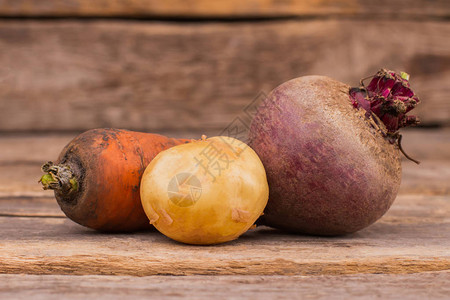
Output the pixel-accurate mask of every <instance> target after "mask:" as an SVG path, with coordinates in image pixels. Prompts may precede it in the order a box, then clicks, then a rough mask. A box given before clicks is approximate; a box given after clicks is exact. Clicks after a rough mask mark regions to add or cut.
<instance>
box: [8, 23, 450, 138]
mask: <svg viewBox="0 0 450 300" xmlns="http://www.w3.org/2000/svg"><path fill="white" fill-rule="evenodd" d="M443 36H450V23H448V22H428V21H424V22H414V21H365V20H334V19H329V20H305V21H277V22H257V23H254V22H237V23H183V24H178V23H158V22H157V23H154V22H152V23H143V22H119V21H105V20H103V21H89V22H81V21H68V20H53V21H48V20H47V21H1V22H0V65H1V68H0V73H1V74H0V131H14V132H17V131H30V130H31V131H49V130H50V131H51V130H53V131H54V130H68V131H73V130H78V131H80V130H85V129H88V128H94V127H121V128H129V129H135V130H146V131H177V130H188V131H189V130H191V131H199V130H201V131H219V132H220V130H221V129H223V128H224V127H225V126H226V125H228V124H229V123H230V122H232V121H233V119H234V118H235V117H236V116H238V115H240V114H243V112H242V111H243V109H244V107H245V106H246V105H248V104H249V103H251V101H252V100H253V99H254V98H255V97H257V96H258V95H259V93H260V92H261V91H263V92H265V93H268V92H269V91H270V90H271V89H273V88H274V87H276V86H277V85H278V84H280V83H282V82H284V81H286V80H289V79H291V78H294V77H298V76H301V75H307V74H322V75H328V76H331V77H334V78H336V79H339V80H341V81H344V82H348V83H350V84H353V85H356V84H357V83H358V82H359V79H360V78H361V77H364V76H367V75H369V74H373V73H374V72H376V71H377V70H378V69H379V68H381V67H387V68H391V69H397V70H406V71H409V72H410V73H411V75H412V80H411V81H412V86H413V87H414V88H415V90H416V91H417V93H418V94H419V95H420V96H421V98H422V100H423V103H422V104H421V105H420V106H419V107H418V108H417V114H419V115H420V116H421V118H422V120H423V123H424V124H444V125H448V124H449V120H450V118H449V115H450V104H449V102H448V101H447V95H448V94H449V93H450V86H449V85H448V84H446V83H447V82H448V81H449V79H450V55H449V51H448V49H449V46H450V45H449V43H450V42H449V40H448V39H443V38H442V37H443ZM419 41H420V42H419ZM374 49H379V50H376V51H375V50H374Z"/></svg>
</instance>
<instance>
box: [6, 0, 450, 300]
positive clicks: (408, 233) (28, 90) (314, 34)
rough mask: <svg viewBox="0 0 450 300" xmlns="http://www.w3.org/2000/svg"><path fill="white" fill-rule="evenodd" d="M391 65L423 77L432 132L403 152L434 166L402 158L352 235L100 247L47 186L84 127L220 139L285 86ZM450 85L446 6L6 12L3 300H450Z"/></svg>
mask: <svg viewBox="0 0 450 300" xmlns="http://www.w3.org/2000/svg"><path fill="white" fill-rule="evenodd" d="M380 68H388V69H393V70H397V71H406V72H408V73H410V74H411V85H412V87H413V89H414V90H415V91H416V92H417V93H418V94H419V97H420V99H421V100H422V103H421V104H420V105H419V106H418V108H417V109H416V113H417V114H418V115H419V116H420V118H421V120H422V123H421V126H420V127H419V128H417V129H413V130H405V132H404V136H405V138H404V142H403V145H404V148H405V149H407V152H408V153H409V154H410V155H412V156H414V157H415V158H416V159H419V160H421V161H422V164H421V165H419V166H417V165H414V164H413V163H411V162H408V161H405V162H404V169H403V180H402V186H401V189H400V193H399V197H398V199H397V200H396V202H395V203H394V205H393V207H392V208H391V210H390V211H389V212H388V214H387V215H386V216H385V217H383V218H382V219H381V220H380V221H379V222H377V223H376V224H375V225H373V226H370V227H369V228H368V229H365V230H362V231H361V232H358V233H356V234H353V235H349V236H345V237H339V238H317V237H305V236H293V235H287V234H283V233H281V232H278V231H276V230H271V229H268V228H262V229H259V230H255V231H251V232H249V233H247V234H245V235H244V236H243V237H242V238H240V239H239V240H238V241H236V242H233V243H230V244H226V245H223V246H218V247H187V246H184V245H180V244H177V243H173V242H171V241H170V240H168V239H166V238H164V237H163V236H162V235H159V234H157V233H155V232H151V233H139V234H134V235H103V234H98V233H94V232H92V231H90V230H87V229H85V228H82V227H81V226H78V225H76V224H75V223H73V222H71V221H69V220H68V219H67V218H65V217H64V215H63V214H62V212H61V211H60V210H59V207H58V206H57V204H56V201H55V200H54V198H53V196H52V193H51V192H49V191H42V190H41V188H40V186H39V185H38V184H37V179H38V178H39V177H40V169H39V168H40V165H41V164H42V163H43V162H45V161H47V160H51V159H55V158H56V157H57V155H58V153H59V152H60V150H61V149H62V147H63V146H64V145H65V144H66V143H67V142H68V141H70V139H72V138H73V137H74V136H75V135H76V134H78V133H79V132H81V131H84V130H87V129H90V128H95V127H118V128H127V129H132V130H142V131H148V132H158V133H162V134H167V135H171V136H175V137H191V138H199V137H200V135H201V134H207V135H217V134H219V133H220V132H221V131H222V130H223V129H224V128H225V127H226V126H227V125H229V124H230V123H231V122H232V121H233V120H234V119H235V118H236V117H238V116H240V115H242V114H243V110H244V108H245V107H246V106H247V105H248V104H250V103H251V102H252V101H253V100H254V99H257V98H259V97H261V95H264V94H267V93H269V92H270V91H271V90H272V89H273V88H275V87H276V86H277V85H279V84H281V83H283V82H284V81H287V80H289V79H292V78H295V77H298V76H302V75H310V74H320V75H327V76H330V77H334V78H336V79H338V80H341V81H343V82H346V83H348V84H349V85H357V84H358V82H359V80H360V78H362V77H366V76H369V75H372V74H374V73H375V72H376V71H377V70H379V69H380ZM449 82H450V1H448V0H434V1H429V0H398V1H387V0H378V1H375V0H367V1H364V0H336V1H332V0H247V1H244V0H229V1H209V0H185V1H183V0H167V1H157V0H64V1H51V0H40V1H34V0H0V298H1V297H6V298H11V297H15V298H17V299H22V298H24V299H25V298H28V297H29V295H41V296H42V297H44V296H45V297H47V296H48V297H51V296H55V295H59V294H61V293H64V294H65V296H66V299H75V298H80V297H85V296H88V297H89V296H92V295H96V296H97V297H98V298H100V299H103V298H105V299H106V298H108V299H111V298H113V299H114V296H117V297H119V296H123V295H125V296H129V295H133V296H134V297H133V298H145V297H146V296H148V295H149V294H152V295H155V297H162V296H164V297H166V298H170V299H179V298H183V297H190V296H192V295H196V297H197V296H198V297H197V298H198V299H211V298H213V297H214V298H216V299H226V298H228V296H230V297H232V296H235V297H237V298H242V296H246V297H253V298H255V297H256V296H257V297H258V298H261V299H268V298H272V297H275V296H276V297H278V298H279V297H280V296H282V295H284V296H285V299H292V298H296V297H297V296H298V294H299V293H301V294H302V295H305V296H308V297H310V298H311V299H318V298H320V299H322V298H329V297H338V298H345V299H346V298H350V297H352V298H364V299H366V298H367V297H366V296H368V295H369V296H370V295H378V296H379V297H381V298H386V297H392V295H396V297H397V298H398V299H404V298H444V297H445V296H446V295H448V294H449V293H450V291H449V289H448V287H446V283H447V282H448V281H449V279H450V271H449V270H450V254H449V252H448V249H449V247H450V244H449V243H450V220H449V218H448V216H449V215H450V196H449V195H450V184H449V182H450V128H449V125H450V101H449V99H448V98H449V96H448V95H449V94H450V84H449ZM21 274H25V275H21ZM43 274H45V276H44V275H43ZM71 274H75V275H84V276H83V277H77V276H68V275H71ZM49 275H51V276H49ZM97 275H112V276H101V277H100V276H97ZM119 275H123V276H119ZM125 275H126V276H130V275H131V276H148V275H152V276H150V277H145V278H136V277H124V276H125ZM154 275H185V277H183V279H179V277H178V278H177V277H170V276H164V277H163V278H161V277H159V276H154ZM196 275H204V276H203V277H198V276H196ZM213 275H214V276H213ZM224 275H226V276H224ZM283 275H289V276H283ZM298 275H302V276H300V277H299V276H298ZM317 275H320V276H317ZM86 279H89V280H90V282H91V283H90V284H89V285H86V283H84V281H85V280H86ZM168 284H170V286H168ZM211 286H212V289H213V290H211V289H210V288H209V287H211ZM173 287H175V288H173ZM374 293H375V294H374ZM119 298H120V297H119ZM280 299H283V297H281V298H280Z"/></svg>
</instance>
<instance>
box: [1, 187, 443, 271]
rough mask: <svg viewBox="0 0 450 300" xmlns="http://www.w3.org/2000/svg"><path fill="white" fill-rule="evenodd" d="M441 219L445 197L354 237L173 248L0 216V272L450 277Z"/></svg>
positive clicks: (412, 199)
mask: <svg viewBox="0 0 450 300" xmlns="http://www.w3.org/2000/svg"><path fill="white" fill-rule="evenodd" d="M449 215H450V198H449V197H448V196H402V197H399V198H398V199H397V201H396V202H395V204H394V205H393V207H392V209H391V210H390V211H389V212H388V214H387V215H386V216H385V217H384V218H382V219H381V220H380V221H379V222H377V223H376V224H374V225H372V226H370V227H368V228H367V229H364V230H362V231H360V232H358V233H355V234H351V235H347V236H343V237H334V238H322V237H311V236H301V235H290V234H285V233H282V232H280V231H277V230H274V229H270V228H267V227H259V228H258V229H256V230H251V231H249V232H247V233H246V234H245V235H243V236H242V237H241V238H239V239H238V240H236V241H233V242H230V243H226V244H222V245H218V246H210V247H202V246H187V245H183V244H179V243H176V242H173V241H171V240H169V239H168V238H166V237H164V236H162V235H161V234H159V233H158V232H143V233H135V234H101V233H97V232H94V231H91V230H88V229H85V228H83V227H81V226H79V225H77V224H75V223H73V222H71V221H70V220H68V219H60V218H35V217H29V218H18V217H14V218H12V217H0V228H1V230H0V266H1V267H0V273H3V274H9V273H12V274H17V273H20V274H60V275H63V274H71V275H132V276H148V275H343V274H365V273H376V274H378V273H382V274H407V273H420V272H428V271H442V270H450V253H449V251H448V249H449V247H450V219H449V218H448V216H449ZM417 241H420V243H418V242H417Z"/></svg>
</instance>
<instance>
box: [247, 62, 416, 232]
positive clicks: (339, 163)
mask: <svg viewBox="0 0 450 300" xmlns="http://www.w3.org/2000/svg"><path fill="white" fill-rule="evenodd" d="M418 102H419V99H418V98H417V97H416V96H415V95H414V93H413V92H412V90H411V89H410V87H409V83H408V76H407V74H406V73H402V74H401V75H398V74H396V73H394V72H392V71H386V70H381V71H379V72H378V73H377V74H376V75H375V76H373V77H372V80H371V81H370V83H369V84H368V85H367V86H364V84H363V81H361V86H359V87H357V88H350V87H349V86H347V85H346V84H344V83H341V82H338V81H335V80H333V79H331V78H328V77H323V76H305V77H300V78H297V79H293V80H290V81H288V82H286V83H284V84H282V85H280V86H279V87H277V88H276V89H275V90H273V91H272V92H271V93H270V95H269V96H268V98H267V99H266V100H265V101H264V102H263V103H262V104H261V105H260V107H259V108H258V109H257V112H256V115H255V117H254V119H253V121H252V124H251V128H250V132H249V142H250V146H251V147H252V148H253V149H254V150H255V151H256V153H257V154H258V155H259V157H260V158H261V161H262V162H263V164H264V166H265V168H266V172H267V178H268V182H269V188H270V189H269V190H270V194H269V202H268V205H267V207H266V210H265V212H264V216H263V217H262V219H261V220H260V223H262V224H265V225H268V226H272V227H276V228H280V229H284V230H288V231H291V232H298V233H306V234H315V235H340V234H346V233H352V232H355V231H358V230H360V229H363V228H365V227H367V226H369V225H370V224H372V223H374V222H375V221H376V220H378V219H379V218H380V217H381V216H383V214H384V213H386V211H387V210H388V209H389V207H390V206H391V204H392V202H393V201H394V199H395V197H396V195H397V192H398V189H399V186H400V181H401V164H400V150H401V151H402V152H403V150H402V149H401V146H400V141H401V136H400V134H399V133H398V129H399V128H401V127H405V126H409V125H413V124H416V123H417V122H418V121H417V119H416V118H415V117H413V116H406V113H407V112H409V111H410V110H411V109H412V108H413V107H414V106H415V105H416V104H417V103H418Z"/></svg>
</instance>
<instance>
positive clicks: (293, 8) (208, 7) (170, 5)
mask: <svg viewBox="0 0 450 300" xmlns="http://www.w3.org/2000/svg"><path fill="white" fill-rule="evenodd" d="M355 14H367V15H372V16H373V15H374V14H375V15H380V14H385V15H389V16H390V15H395V16H396V17H398V16H415V17H418V16H439V17H440V16H448V15H449V14H450V6H449V4H448V2H447V1H444V0H439V1H433V4H432V5H430V3H429V1H425V0H415V1H407V0H400V1H387V0H378V1H374V0H370V1H367V0H366V1H364V0H337V1H331V0H325V1H323V0H322V1H320V0H288V1H274V0H249V1H242V0H226V1H209V0H193V1H183V0H166V1H158V0H93V1H92V0H65V1H51V0H40V1H33V0H0V16H84V17H88V16H107V17H111V16H115V17H117V16H120V17H124V16H126V17H184V18H189V17H191V18H192V17H197V18H198V17H209V18H212V17H216V18H217V17H226V18H236V17H291V16H310V15H355Z"/></svg>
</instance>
